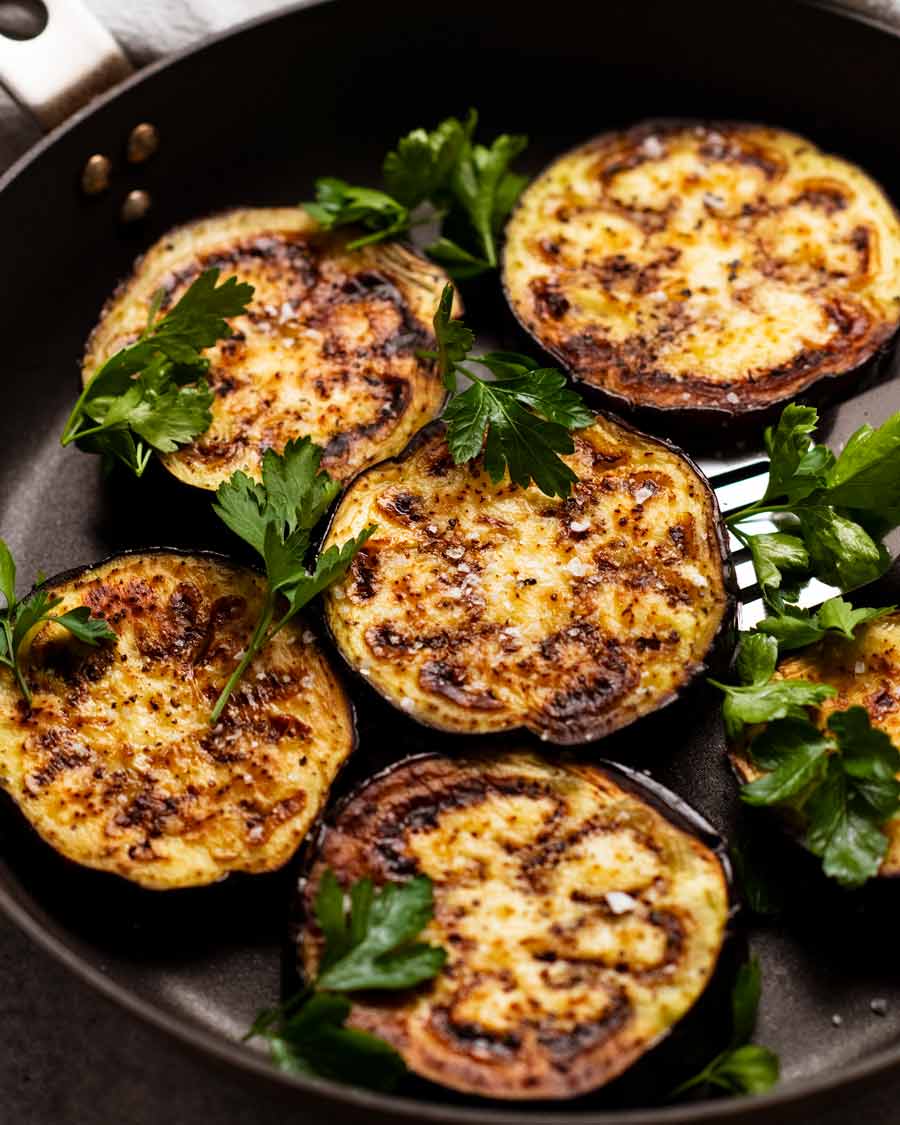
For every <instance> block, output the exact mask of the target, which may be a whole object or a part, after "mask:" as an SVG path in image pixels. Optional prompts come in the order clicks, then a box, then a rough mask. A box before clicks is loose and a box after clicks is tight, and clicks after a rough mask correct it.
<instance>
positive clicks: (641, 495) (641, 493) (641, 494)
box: [634, 484, 656, 504]
mask: <svg viewBox="0 0 900 1125" xmlns="http://www.w3.org/2000/svg"><path fill="white" fill-rule="evenodd" d="M655 492H656V489H655V488H654V487H653V486H652V485H649V484H642V485H641V487H640V488H639V489H638V490H637V491H636V492H635V494H634V501H635V503H636V504H643V503H644V501H645V500H649V499H650V497H651V496H653V495H654V494H655Z"/></svg>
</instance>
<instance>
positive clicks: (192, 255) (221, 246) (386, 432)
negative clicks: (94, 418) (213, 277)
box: [83, 207, 446, 489]
mask: <svg viewBox="0 0 900 1125" xmlns="http://www.w3.org/2000/svg"><path fill="white" fill-rule="evenodd" d="M352 238H353V233H352V232H351V233H347V231H339V232H335V233H331V234H327V233H324V232H320V231H319V230H318V229H317V227H316V224H315V223H314V222H313V220H312V219H310V218H309V216H307V215H306V214H305V213H304V212H303V211H301V210H300V209H299V208H287V207H286V208H277V209H263V208H258V209H251V210H241V211H232V212H229V213H227V214H223V215H216V216H213V217H212V218H209V219H203V220H200V221H199V222H194V223H190V224H188V225H187V226H184V227H180V228H178V229H177V230H174V231H172V232H170V233H169V234H167V235H165V236H164V237H163V238H162V239H161V240H160V241H159V242H157V243H156V245H155V246H153V247H152V248H151V249H150V250H149V251H148V253H147V254H146V255H145V256H144V257H143V258H141V259H140V260H139V261H138V263H137V265H136V267H135V271H134V273H133V275H132V277H131V278H130V279H129V280H128V281H126V282H125V283H124V284H123V285H122V286H121V287H120V288H119V290H118V291H117V292H116V293H115V295H114V296H113V297H112V299H111V300H110V301H109V302H108V304H107V305H106V308H105V309H104V310H103V314H102V316H101V318H100V322H99V324H98V325H97V327H96V328H95V329H94V332H93V335H92V336H91V338H90V340H89V342H88V347H87V354H86V355H85V358H84V364H83V377H84V380H85V381H88V380H89V379H90V377H91V376H92V375H93V374H94V373H95V372H96V371H97V369H98V367H99V366H100V364H101V363H103V361H104V360H106V359H107V358H108V357H109V356H110V355H111V354H113V353H114V352H116V351H117V350H118V349H119V348H121V347H123V346H124V345H125V344H128V343H131V342H132V341H133V340H134V339H136V338H137V336H139V335H140V333H141V331H142V330H143V328H144V326H145V324H146V321H147V313H148V309H149V307H150V302H151V300H152V298H153V295H154V293H156V292H157V291H158V290H159V289H162V290H163V291H164V293H165V300H164V301H163V305H162V311H163V312H165V311H166V310H167V309H168V308H169V307H171V305H172V304H174V303H175V302H176V301H177V300H178V299H179V298H180V297H181V296H182V294H183V293H184V291H185V290H186V289H187V288H188V287H189V286H190V284H191V282H193V281H195V280H196V278H197V277H198V275H199V274H200V273H202V272H203V270H205V269H209V268H211V267H214V266H218V267H219V268H220V269H221V270H222V273H223V275H224V276H231V275H237V277H238V278H239V279H240V280H241V281H246V282H250V283H251V284H252V285H253V286H255V290H256V292H255V296H254V299H253V302H252V303H251V305H250V308H249V310H248V312H247V315H246V316H240V317H235V318H233V320H232V321H231V325H232V328H233V335H232V336H231V337H230V338H229V339H227V340H223V341H221V342H220V343H219V344H218V345H217V346H216V347H215V348H212V349H210V350H209V351H208V352H207V355H208V356H209V358H210V361H211V363H210V370H209V379H210V383H211V385H212V387H213V389H214V391H215V394H216V398H215V402H214V404H213V408H212V413H213V421H212V425H211V426H210V428H209V430H208V431H207V432H206V433H205V434H203V435H202V436H201V437H199V438H197V439H196V441H194V442H193V443H192V444H191V445H188V446H184V447H183V448H181V449H179V450H178V451H177V452H175V453H171V454H167V455H166V456H164V457H163V462H164V464H165V465H166V468H168V469H169V470H170V471H171V472H172V473H174V474H175V476H176V477H179V478H180V479H181V480H183V481H186V482H187V483H188V484H191V485H195V486H197V487H200V488H208V489H214V488H216V487H217V486H218V485H219V484H220V483H221V482H222V481H223V480H226V479H227V478H228V477H229V476H231V474H232V473H233V472H235V471H236V470H237V469H243V470H244V471H245V472H249V473H251V474H252V475H255V476H258V475H259V467H260V461H261V458H262V455H263V453H264V452H265V450H266V449H269V448H274V449H275V450H276V451H279V452H280V451H281V449H282V448H283V447H284V445H285V444H286V443H287V442H288V441H289V440H290V439H291V438H295V437H301V436H303V435H309V436H310V437H312V438H313V440H314V441H315V442H316V443H317V444H318V445H321V446H323V447H324V448H325V457H324V462H323V464H324V467H325V468H327V469H328V471H329V472H330V473H331V475H332V476H335V477H339V478H340V479H345V478H347V477H350V476H352V475H353V474H354V473H356V472H357V471H358V470H359V469H361V468H363V467H364V466H366V465H371V464H373V463H374V462H376V461H380V460H381V459H382V458H384V457H391V456H393V455H394V454H396V453H399V452H400V450H402V449H403V447H404V446H405V445H406V443H407V442H408V441H409V439H410V438H411V437H412V435H413V434H414V433H415V432H416V431H417V430H419V429H420V428H421V427H422V426H423V425H425V424H426V423H427V422H429V421H430V420H431V419H432V418H434V417H435V416H436V415H437V414H438V413H439V412H440V409H441V406H442V404H443V401H444V394H445V392H444V388H443V385H442V383H441V380H440V378H439V376H438V374H437V371H436V370H435V366H434V363H433V362H432V361H431V360H428V359H421V358H419V356H418V354H417V353H418V351H420V350H421V349H427V348H430V347H433V345H434V340H433V335H432V328H431V318H432V316H433V315H434V309H435V306H436V305H437V302H438V298H439V297H440V293H441V289H442V287H443V285H444V282H445V281H446V278H445V277H444V275H443V273H442V272H441V271H440V269H438V268H437V267H436V266H434V265H432V264H431V263H429V262H427V261H425V260H424V259H423V258H420V257H418V256H417V255H416V254H414V253H412V252H411V251H410V250H407V249H406V248H404V247H403V246H401V245H399V244H398V243H382V244H380V245H378V246H370V247H365V248H363V249H360V250H355V251H352V252H351V251H348V249H347V243H348V242H349V241H352Z"/></svg>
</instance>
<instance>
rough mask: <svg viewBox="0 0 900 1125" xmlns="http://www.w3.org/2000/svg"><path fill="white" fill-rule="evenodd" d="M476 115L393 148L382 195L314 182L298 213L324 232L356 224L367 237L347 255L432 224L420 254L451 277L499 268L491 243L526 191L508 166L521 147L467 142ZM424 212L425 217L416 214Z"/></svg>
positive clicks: (507, 138)
mask: <svg viewBox="0 0 900 1125" xmlns="http://www.w3.org/2000/svg"><path fill="white" fill-rule="evenodd" d="M477 122H478V115H477V114H476V113H475V111H474V110H470V112H469V116H468V118H467V119H466V120H465V121H459V120H457V118H455V117H448V118H447V119H446V120H445V121H442V122H441V123H440V125H438V126H437V128H436V129H432V130H427V129H414V130H413V131H412V132H411V133H408V134H407V135H406V136H405V137H402V138H401V139H400V140H399V141H398V142H397V147H396V148H395V149H393V150H392V151H391V152H389V153H388V154H387V156H386V157H385V159H384V164H383V167H382V174H383V177H384V190H383V191H382V190H379V189H375V188H367V187H359V186H356V185H354V184H349V183H347V182H346V181H345V180H340V179H336V178H334V177H324V178H322V179H318V180H316V198H315V200H314V201H312V202H308V203H304V204H303V207H304V209H305V210H306V211H307V212H308V213H309V214H310V215H312V217H313V218H314V219H315V220H316V221H317V222H318V223H320V224H321V225H322V226H323V227H324V228H325V229H326V230H331V229H333V228H335V227H339V226H345V225H347V224H355V225H358V226H361V227H363V228H364V229H365V230H367V231H368V232H369V233H368V234H365V235H363V236H362V237H360V238H357V239H355V240H353V241H352V242H350V243H349V244H348V246H349V248H350V249H351V250H353V249H356V248H358V247H361V246H368V245H370V244H371V243H374V242H381V241H383V240H384V239H387V238H396V237H397V236H398V235H401V234H405V233H406V232H408V231H409V230H410V229H411V227H413V226H414V225H416V224H417V223H418V222H419V221H422V222H427V221H431V220H433V219H434V218H435V217H436V218H438V219H439V221H440V224H441V236H440V238H439V239H438V240H437V241H436V242H434V243H433V244H432V245H431V246H429V247H427V248H426V253H427V254H429V255H430V256H431V257H432V258H433V259H434V260H435V261H438V262H440V263H441V264H442V265H443V266H444V267H445V269H446V270H447V272H448V273H450V275H451V276H453V277H456V278H464V277H474V276H476V275H477V274H480V273H483V272H485V271H486V270H490V269H494V268H495V267H496V265H497V238H498V236H499V233H500V231H501V229H502V227H503V223H504V222H505V220H506V218H507V216H508V215H509V213H510V211H511V210H512V208H513V206H514V204H515V202H516V200H517V199H518V197H519V195H520V194H521V191H522V189H523V188H524V186H525V183H526V178H525V177H524V176H521V175H518V174H517V173H515V172H512V171H511V170H510V164H511V163H512V161H513V160H515V158H516V157H517V156H518V155H519V154H520V153H521V152H522V151H523V149H524V148H525V147H526V145H527V143H528V140H527V138H526V137H522V136H511V135H509V134H505V133H504V134H502V135H501V136H499V137H497V138H496V139H495V140H494V141H493V142H492V143H491V144H490V145H480V144H476V143H475V142H474V141H473V139H472V138H473V134H474V132H475V127H476V125H477ZM423 205H427V208H428V210H427V211H425V212H424V213H423V214H419V209H420V208H422V207H423Z"/></svg>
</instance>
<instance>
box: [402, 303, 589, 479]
mask: <svg viewBox="0 0 900 1125" xmlns="http://www.w3.org/2000/svg"><path fill="white" fill-rule="evenodd" d="M452 306H453V286H452V285H446V286H445V287H444V291H443V293H442V294H441V300H440V302H439V304H438V308H437V311H436V312H435V315H434V334H435V339H436V340H437V352H427V353H423V354H425V355H430V356H432V357H434V358H437V360H438V365H439V370H440V374H441V378H442V379H443V380H444V383H445V385H446V386H447V388H448V390H450V391H451V392H453V393H454V397H453V398H452V399H451V401H450V403H449V404H448V406H447V408H446V409H445V411H444V421H445V422H446V425H447V445H448V446H449V448H450V453H451V454H452V456H453V460H454V461H455V462H456V464H457V465H461V464H463V463H464V462H465V461H471V460H472V459H473V458H475V457H478V456H479V455H480V454H482V453H483V455H484V466H485V468H486V470H487V471H488V473H489V474H490V477H491V479H492V480H493V481H494V482H495V483H497V482H499V481H501V480H502V479H503V476H504V474H506V473H509V477H510V480H512V481H513V483H514V484H517V485H519V486H521V487H522V488H527V487H528V486H529V484H531V482H532V481H534V483H535V484H536V485H537V486H538V488H539V489H540V490H541V491H542V492H543V493H545V494H546V495H547V496H568V495H569V493H570V492H571V489H572V485H573V484H574V483H575V481H576V480H577V477H576V476H575V474H574V473H573V472H572V470H571V469H570V468H569V466H568V465H567V464H566V463H565V462H564V461H563V460H562V458H561V457H560V456H559V454H561V453H571V452H572V451H573V450H574V448H575V446H574V443H573V441H572V438H571V435H570V432H569V431H570V430H575V429H580V428H581V427H583V426H589V425H591V423H592V422H593V420H594V415H593V414H592V412H591V411H590V410H588V408H587V407H586V406H585V404H584V402H583V401H582V399H581V397H580V396H579V395H577V394H576V393H575V392H574V391H573V390H571V389H570V388H569V387H568V385H567V383H566V377H565V376H564V375H563V373H562V372H561V371H556V370H555V369H553V368H549V367H541V366H540V365H539V364H538V363H536V362H535V361H534V360H531V359H529V358H528V357H527V356H522V355H518V354H517V353H513V352H488V353H487V354H485V355H479V356H473V355H470V354H469V353H470V350H471V348H472V346H473V344H474V336H473V334H472V332H471V331H470V330H469V329H468V328H466V327H465V326H464V325H463V324H462V323H461V322H460V321H458V320H453V319H451V310H452ZM465 360H469V361H471V362H473V363H480V364H481V365H482V366H483V367H486V368H487V369H488V370H489V371H490V372H491V374H492V375H493V376H494V378H493V379H491V380H487V379H482V378H481V377H480V376H478V375H476V374H475V372H474V371H472V370H471V368H469V367H466V366H464V361H465ZM458 374H463V375H465V376H466V378H468V379H469V380H470V382H471V385H470V386H469V387H467V388H466V389H465V390H464V391H459V389H458V384H457V376H458Z"/></svg>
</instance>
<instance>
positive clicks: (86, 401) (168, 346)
mask: <svg viewBox="0 0 900 1125" xmlns="http://www.w3.org/2000/svg"><path fill="white" fill-rule="evenodd" d="M218 279H219V271H218V269H210V270H206V271H205V272H204V273H202V274H201V275H200V276H199V277H198V278H197V280H196V281H195V282H194V283H193V284H192V285H191V287H190V288H189V289H188V290H187V292H186V293H185V294H184V296H182V298H181V299H180V300H179V301H178V303H177V304H176V305H175V307H174V308H173V309H171V310H170V311H169V312H168V313H166V315H165V316H163V317H162V318H161V319H157V314H158V310H159V305H160V303H161V301H162V295H161V294H157V296H156V297H155V298H154V300H153V303H152V305H151V311H150V318H149V321H148V324H147V328H146V329H145V331H144V332H143V334H142V335H141V337H140V339H138V340H137V341H136V342H135V343H133V344H130V345H129V346H128V347H125V348H122V349H121V350H120V351H118V352H116V353H115V355H113V356H110V358H109V359H108V360H107V361H106V362H105V363H104V364H103V366H102V367H101V368H100V369H99V371H97V372H96V374H95V375H94V376H93V377H92V378H91V381H90V382H89V383H88V385H87V386H86V387H85V388H84V390H83V391H82V393H81V396H80V397H79V399H78V401H77V402H76V404H75V407H74V408H73V410H72V413H71V414H70V415H69V419H68V421H67V422H66V425H65V428H64V430H63V434H62V437H61V438H60V441H61V443H62V445H70V444H71V443H72V442H75V443H76V444H77V445H78V447H79V449H82V450H84V451H85V452H88V453H99V454H101V455H102V456H103V457H104V458H105V459H106V460H107V461H108V462H109V461H112V460H119V461H121V462H122V463H123V464H125V465H127V466H128V468H129V469H131V470H132V472H133V473H134V474H135V475H136V476H141V475H142V474H143V472H144V470H145V469H146V467H147V464H148V463H149V460H150V456H151V454H152V453H153V451H154V450H156V451H157V452H160V453H171V452H173V451H174V450H175V449H177V448H178V446H179V445H184V444H186V443H187V442H189V441H191V440H193V438H195V437H196V436H197V435H198V434H201V433H203V432H204V431H205V430H206V429H208V427H209V424H210V422H211V421H212V414H211V412H210V407H211V405H212V401H213V393H212V390H211V389H210V387H209V385H208V383H207V381H206V371H207V369H208V366H209V361H208V360H207V359H205V358H204V357H203V355H202V354H201V353H202V352H203V350H204V349H206V348H210V347H212V346H213V344H215V343H216V341H217V340H221V339H223V338H225V337H227V336H230V335H231V329H230V327H229V326H228V323H227V321H226V319H225V318H226V317H233V316H239V315H240V314H241V313H243V312H245V311H246V306H247V303H248V302H249V300H250V298H251V297H252V296H253V286H252V285H246V284H239V283H238V280H237V278H236V277H230V278H228V279H227V280H226V281H224V282H223V283H222V284H221V285H218V284H217V282H218Z"/></svg>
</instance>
